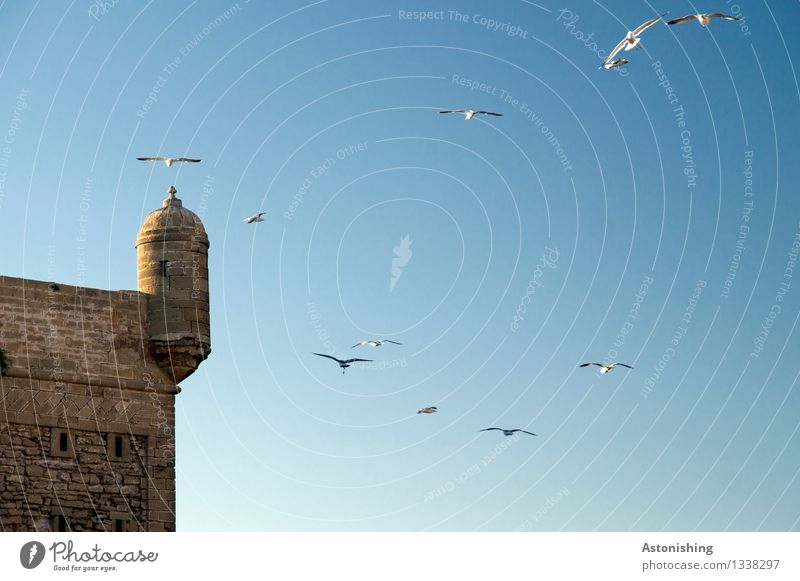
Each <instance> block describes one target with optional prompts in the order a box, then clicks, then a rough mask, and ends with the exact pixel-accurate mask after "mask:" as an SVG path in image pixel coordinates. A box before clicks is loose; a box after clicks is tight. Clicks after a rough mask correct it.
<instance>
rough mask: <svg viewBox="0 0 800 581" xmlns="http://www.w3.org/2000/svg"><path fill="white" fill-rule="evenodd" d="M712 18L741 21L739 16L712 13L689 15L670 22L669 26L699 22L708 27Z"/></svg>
mask: <svg viewBox="0 0 800 581" xmlns="http://www.w3.org/2000/svg"><path fill="white" fill-rule="evenodd" d="M712 18H722V19H723V20H739V17H738V16H731V15H729V14H723V13H722V12H711V13H709V14H687V15H686V16H684V17H682V18H676V19H675V20H670V21H669V22H667V24H684V23H686V22H691V21H692V20H697V22H699V23H700V24H702V25H703V26H708V23H709V22H711V19H712Z"/></svg>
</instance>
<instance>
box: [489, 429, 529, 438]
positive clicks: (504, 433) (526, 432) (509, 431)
mask: <svg viewBox="0 0 800 581" xmlns="http://www.w3.org/2000/svg"><path fill="white" fill-rule="evenodd" d="M491 430H497V431H498V432H503V435H504V436H513V435H514V433H515V432H522V433H523V434H528V435H529V436H535V435H536V434H534V433H533V432H528V431H527V430H520V429H519V428H515V429H513V430H507V429H505V428H484V429H482V430H478V431H479V432H489V431H491Z"/></svg>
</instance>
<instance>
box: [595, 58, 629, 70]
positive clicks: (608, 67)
mask: <svg viewBox="0 0 800 581" xmlns="http://www.w3.org/2000/svg"><path fill="white" fill-rule="evenodd" d="M629 62H631V61H629V60H628V59H617V60H614V61H610V62H605V63H603V64H602V65H600V66H599V67H597V68H598V69H606V70H607V71H608V70H611V69H615V68H617V67H624V66H625V65H627V64H628V63H629Z"/></svg>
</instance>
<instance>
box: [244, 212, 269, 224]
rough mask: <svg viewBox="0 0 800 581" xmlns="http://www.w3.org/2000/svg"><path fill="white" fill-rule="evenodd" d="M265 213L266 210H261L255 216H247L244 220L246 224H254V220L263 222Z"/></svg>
mask: <svg viewBox="0 0 800 581" xmlns="http://www.w3.org/2000/svg"><path fill="white" fill-rule="evenodd" d="M264 214H266V212H259V213H258V214H254V215H253V216H250V217H249V218H245V219H244V222H245V223H246V224H252V223H253V222H263V221H264V218H262V217H261V216H263V215H264Z"/></svg>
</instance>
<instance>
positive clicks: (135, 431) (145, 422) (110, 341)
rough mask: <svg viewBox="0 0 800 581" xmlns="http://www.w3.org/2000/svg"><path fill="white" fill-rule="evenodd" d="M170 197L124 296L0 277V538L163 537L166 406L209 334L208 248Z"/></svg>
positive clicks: (168, 470)
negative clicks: (10, 534) (25, 534)
mask: <svg viewBox="0 0 800 581" xmlns="http://www.w3.org/2000/svg"><path fill="white" fill-rule="evenodd" d="M174 194H175V190H174V188H170V196H169V197H168V198H167V199H166V200H165V201H164V204H163V207H162V208H160V209H159V210H156V211H155V212H152V213H151V214H150V215H149V216H148V217H147V218H146V220H145V222H144V224H143V225H142V228H141V230H140V232H139V236H138V238H137V241H136V246H137V251H138V255H139V261H138V262H139V265H138V269H139V290H138V291H105V290H97V289H87V288H82V287H75V286H68V285H62V284H58V283H52V282H43V281H35V280H27V279H20V278H11V277H5V276H0V349H2V350H3V351H4V352H5V354H6V357H7V359H8V362H9V368H8V370H7V372H6V373H5V375H4V376H1V377H0V530H2V531H56V530H71V531H174V530H175V508H176V507H175V395H176V394H178V393H179V392H180V388H179V387H178V385H177V384H178V383H179V382H180V381H182V380H183V379H184V378H185V377H187V376H188V375H189V374H191V373H192V372H193V371H194V370H195V369H196V368H197V366H198V365H199V364H200V362H202V361H203V360H204V359H205V358H206V357H207V356H208V354H209V353H210V338H209V333H210V323H209V317H208V311H209V309H208V267H207V264H208V263H207V253H208V238H207V236H206V233H205V230H204V229H203V226H202V223H201V222H200V219H199V218H198V217H197V216H196V215H195V214H194V213H192V212H190V211H189V210H187V209H185V208H183V206H182V204H181V201H180V200H179V199H178V198H176V197H175V195H174Z"/></svg>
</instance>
